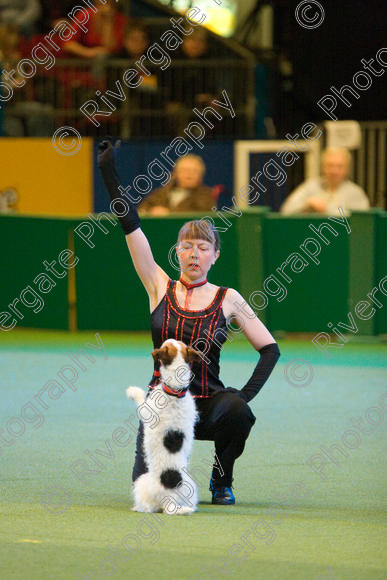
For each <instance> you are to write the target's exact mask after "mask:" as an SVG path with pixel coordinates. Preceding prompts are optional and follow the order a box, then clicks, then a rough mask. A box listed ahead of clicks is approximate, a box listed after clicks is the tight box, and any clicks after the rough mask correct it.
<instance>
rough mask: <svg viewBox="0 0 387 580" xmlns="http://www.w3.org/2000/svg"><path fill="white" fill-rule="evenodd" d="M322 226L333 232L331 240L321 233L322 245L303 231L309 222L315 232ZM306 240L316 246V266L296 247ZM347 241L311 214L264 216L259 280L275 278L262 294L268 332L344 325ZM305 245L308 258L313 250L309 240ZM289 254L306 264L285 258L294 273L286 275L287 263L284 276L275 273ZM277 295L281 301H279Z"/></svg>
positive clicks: (344, 233) (339, 230)
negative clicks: (262, 266) (262, 272)
mask: <svg viewBox="0 0 387 580" xmlns="http://www.w3.org/2000/svg"><path fill="white" fill-rule="evenodd" d="M348 221H349V222H350V220H348ZM322 223H326V224H329V226H330V227H331V228H333V229H334V230H335V231H336V233H337V236H334V234H333V233H332V232H330V231H328V230H327V228H325V229H323V230H322V232H321V233H322V234H323V235H324V237H325V238H326V240H327V241H328V245H327V244H325V243H324V241H323V240H322V239H321V238H320V237H319V235H318V234H317V233H315V232H314V231H312V229H311V228H310V227H309V225H310V224H311V225H313V226H314V227H316V228H319V226H321V224H322ZM308 238H309V239H313V240H315V243H317V244H319V246H320V248H321V251H320V254H319V255H318V256H316V258H315V259H316V260H318V261H319V262H320V263H319V264H317V263H315V262H314V261H313V259H312V258H311V257H309V256H308V255H307V254H306V253H305V252H304V251H302V250H301V249H300V245H301V244H304V243H305V241H306V240H307V239H308ZM349 238H350V234H348V233H347V230H346V228H345V227H344V226H342V225H338V224H337V223H335V222H332V221H330V220H328V218H321V217H316V215H315V214H304V215H302V216H291V217H285V216H281V215H279V214H267V217H266V220H265V224H264V263H265V278H266V279H267V278H268V277H269V276H270V275H273V276H275V279H274V278H272V279H271V281H270V282H268V283H267V284H268V290H267V291H266V290H265V293H266V294H267V295H268V301H269V303H268V306H267V308H266V310H267V313H266V323H267V325H268V328H269V329H270V331H281V330H282V331H289V332H318V331H320V332H323V331H325V332H329V328H328V327H327V323H329V322H332V323H333V325H335V324H336V322H338V321H343V322H346V320H347V313H348V304H347V296H348V255H349ZM306 247H307V248H308V249H309V250H310V254H312V253H315V252H318V246H317V245H315V244H314V243H313V241H312V242H308V243H307V246H306ZM293 253H298V254H300V255H301V256H302V257H303V259H304V260H305V261H306V264H304V263H303V262H302V261H301V260H300V261H299V262H297V263H296V262H293V259H295V258H290V261H291V262H292V263H293V264H294V267H295V268H298V269H300V271H299V272H298V273H297V272H294V271H292V269H291V267H290V265H289V264H287V265H286V267H285V268H283V269H282V272H283V274H284V275H285V277H284V276H282V275H281V274H280V273H279V272H278V270H277V269H278V268H281V265H282V264H283V263H284V262H285V260H287V259H288V258H289V256H291V254H293ZM286 277H287V278H288V279H289V280H288V279H287V278H286ZM276 280H277V281H278V282H279V284H278V283H277V282H276ZM280 285H281V286H280ZM262 290H264V289H263V288H262ZM274 294H277V296H274ZM282 295H283V296H284V298H283V299H282V300H280V301H279V300H278V299H280V298H281V297H282ZM258 315H259V313H258Z"/></svg>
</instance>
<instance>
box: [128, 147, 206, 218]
mask: <svg viewBox="0 0 387 580" xmlns="http://www.w3.org/2000/svg"><path fill="white" fill-rule="evenodd" d="M205 171H206V167H205V165H204V161H203V159H202V158H201V157H199V156H198V155H186V156H185V157H181V158H180V159H179V160H178V161H177V163H176V166H175V169H174V171H173V174H172V179H171V181H170V182H169V183H167V184H166V185H164V186H163V187H159V188H158V189H156V190H155V191H153V192H152V193H150V194H149V195H148V197H147V198H146V199H144V201H142V202H141V203H140V204H139V213H140V215H141V214H145V213H148V214H149V215H153V216H161V215H167V214H170V213H175V212H184V211H185V212H187V211H203V212H204V211H210V210H211V208H212V207H214V205H216V195H215V193H214V192H213V190H212V189H211V188H210V187H208V186H207V185H204V184H203V177H204V173H205Z"/></svg>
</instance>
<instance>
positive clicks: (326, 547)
mask: <svg viewBox="0 0 387 580" xmlns="http://www.w3.org/2000/svg"><path fill="white" fill-rule="evenodd" d="M100 338H101V340H102V341H103V344H104V348H105V350H106V356H107V357H108V358H104V356H103V353H102V352H97V351H95V350H94V351H93V350H92V349H90V348H89V350H88V352H89V353H90V354H91V355H92V356H93V357H94V359H95V362H94V363H93V364H92V363H91V361H88V360H86V359H85V358H84V359H83V361H84V364H85V366H86V367H87V370H86V371H82V370H81V369H78V370H79V377H78V380H77V381H76V383H75V387H74V388H77V390H76V391H73V390H72V389H71V388H70V387H69V386H67V390H66V391H65V392H63V393H60V397H58V398H57V399H56V400H54V399H50V398H49V397H48V396H47V393H46V394H45V395H42V399H41V400H42V401H44V402H45V403H46V406H48V408H47V409H46V408H44V409H43V408H42V406H39V405H38V404H37V402H36V399H34V396H35V395H38V393H39V391H40V389H42V388H43V387H44V385H46V383H47V382H48V381H49V380H55V379H56V380H57V381H58V375H57V373H58V372H59V371H60V369H62V367H63V366H64V365H73V364H74V363H73V362H72V360H71V359H70V357H69V356H68V355H66V352H68V351H70V352H72V353H75V352H76V351H77V350H79V349H85V346H84V345H85V344H86V343H89V344H93V345H95V346H98V343H97V339H96V337H95V335H94V334H93V333H92V332H83V333H77V334H67V333H55V332H49V331H47V332H44V331H15V332H11V333H9V334H7V335H5V334H2V336H1V341H0V369H1V379H0V380H1V413H0V429H4V431H0V433H1V437H2V439H1V442H0V445H2V447H1V451H2V453H1V455H0V465H1V470H0V473H1V490H2V491H1V508H0V509H1V526H0V537H1V541H0V578H1V580H47V579H55V580H64V579H66V580H67V579H72V578H74V579H77V578H78V579H79V578H90V579H94V578H103V579H105V578H111V577H113V578H115V579H117V580H123V579H128V578H139V579H142V578H143V579H146V580H148V579H149V580H153V579H160V580H167V579H179V580H180V579H187V580H188V579H189V578H193V577H194V578H206V579H207V578H215V579H219V578H227V577H229V578H237V579H239V578H240V579H242V578H243V579H245V578H257V579H262V580H288V579H289V580H290V579H291V580H304V579H308V580H309V579H313V580H314V579H319V578H320V579H331V578H336V579H337V580H371V579H372V580H379V579H380V580H382V578H383V579H384V578H386V577H387V571H386V557H385V556H384V554H383V548H384V546H385V538H386V536H385V522H386V518H385V505H386V502H385V499H386V496H385V487H386V486H385V475H386V471H385V467H384V465H385V460H384V456H385V453H384V451H385V448H384V446H383V440H384V435H385V426H386V422H384V420H383V418H384V414H386V413H387V410H384V411H383V410H382V406H381V402H380V397H381V395H382V394H383V393H384V392H385V391H387V389H386V358H387V356H386V354H387V353H386V350H387V348H386V346H385V345H383V344H377V343H375V344H372V343H370V344H360V343H351V342H349V343H347V344H346V345H345V346H344V347H343V348H342V349H340V350H334V351H332V359H329V360H328V359H327V358H325V357H324V356H323V355H322V354H321V353H320V352H319V351H318V350H317V349H316V347H314V345H312V344H311V343H310V342H305V341H303V342H302V341H288V340H283V341H280V343H279V345H280V349H281V353H282V356H281V359H280V361H279V363H278V364H277V367H276V369H275V371H274V373H273V375H272V377H271V379H270V381H269V383H268V384H267V385H266V386H265V388H264V389H263V391H261V393H260V394H259V395H258V397H257V398H256V399H254V401H253V402H252V403H251V407H252V410H253V412H254V414H255V416H256V417H257V421H256V424H255V426H254V428H253V430H252V432H251V435H250V437H249V439H248V441H247V444H246V449H245V452H244V454H243V455H242V457H241V458H240V459H239V460H238V461H237V464H236V468H235V474H234V475H235V480H234V484H235V495H236V499H237V504H236V505H235V506H224V507H223V506H212V505H211V504H210V493H209V491H208V478H209V475H210V471H211V467H210V464H211V461H212V457H213V456H212V451H213V443H212V442H202V441H195V445H194V452H193V455H192V458H191V471H192V469H194V468H195V467H200V468H201V472H198V474H197V476H196V477H195V479H196V480H197V482H198V484H199V491H200V504H199V509H198V511H197V512H196V513H195V514H194V515H192V516H186V517H177V516H176V517H170V516H167V515H164V514H157V515H154V516H151V515H148V514H138V513H134V512H132V511H130V507H131V505H132V499H131V496H130V481H131V469H132V465H133V459H134V437H133V440H132V441H130V442H128V444H127V445H126V446H123V447H119V446H118V445H116V444H115V443H114V442H113V432H114V431H115V430H116V429H118V428H120V427H121V428H123V427H125V423H124V422H125V421H127V420H129V418H130V417H135V407H134V403H131V402H129V401H128V400H127V399H126V396H125V392H124V390H125V388H126V387H127V386H129V385H138V386H142V387H144V386H145V385H146V384H147V382H148V380H149V379H150V377H151V374H152V359H151V357H150V351H151V349H152V346H151V343H150V336H149V334H148V333H146V334H127V333H121V334H120V333H109V332H101V333H100ZM295 358H302V359H305V360H307V361H308V362H309V364H310V365H312V366H313V372H314V377H313V380H312V382H311V383H310V384H309V385H308V386H306V387H304V388H299V387H294V386H291V385H290V384H289V383H288V382H287V380H286V378H285V375H284V370H285V367H286V365H287V364H288V363H289V362H290V361H291V360H293V359H295ZM256 359H257V355H256V353H255V352H254V350H253V349H252V348H251V347H249V345H248V344H247V343H246V341H241V340H236V339H235V340H234V341H233V342H232V343H230V344H227V345H226V346H225V348H224V351H223V354H222V363H221V368H222V372H221V378H222V380H223V381H224V382H225V384H226V385H229V386H238V387H240V386H242V385H243V384H244V383H245V382H246V381H247V379H248V378H249V376H250V375H251V372H252V370H253V368H254V366H255V364H256ZM64 373H65V374H67V376H69V375H70V374H71V371H67V372H66V371H64ZM59 383H61V384H62V385H64V383H63V381H59ZM53 384H54V383H52V384H51V385H50V386H53ZM52 392H54V391H52ZM57 393H59V390H58V389H57ZM385 401H386V402H385V403H384V406H385V407H386V408H387V400H386V399H385ZM28 402H31V403H33V404H34V407H36V408H38V409H40V410H41V416H40V417H38V418H35V417H36V415H33V414H32V413H33V407H32V406H29V407H24V411H23V412H24V414H25V416H27V417H28V418H29V419H30V422H27V421H24V422H23V423H22V422H21V421H20V417H21V409H22V407H23V406H25V405H26V404H27V403H28ZM371 407H375V408H377V409H379V411H378V410H376V411H375V409H374V410H372V409H371V410H370V408H371ZM366 413H367V416H368V417H369V418H370V420H371V421H374V422H375V423H378V422H379V424H378V425H375V426H374V427H370V426H369V425H367V428H368V429H369V430H371V429H372V432H370V433H368V434H363V433H361V432H360V431H359V429H357V428H354V427H353V425H352V424H351V422H350V419H351V417H352V418H354V419H355V420H357V419H358V418H362V419H363V420H364V421H365V415H366ZM11 418H19V421H14V422H11V423H8V425H9V426H10V428H11V430H13V431H14V432H15V433H16V432H17V430H22V429H23V428H25V432H23V433H21V434H20V435H19V436H16V435H15V437H14V442H13V444H12V445H8V446H7V445H6V444H5V443H4V441H6V442H8V443H10V441H11V439H10V435H9V434H6V425H7V422H8V421H9V420H10V419H11ZM133 424H134V425H137V418H136V419H135V420H134V421H133ZM366 424H367V423H366V422H365V423H363V425H366ZM36 427H37V428H36ZM347 430H355V432H357V433H358V434H359V438H360V443H358V446H357V447H356V448H353V449H350V448H348V447H345V446H344V444H343V441H342V436H343V434H344V433H345V432H346V431H347ZM346 440H347V441H348V443H349V445H352V444H353V445H355V444H356V440H354V438H353V437H352V439H351V438H350V436H348V438H347V439H346ZM334 443H339V444H340V446H341V447H342V448H343V449H344V450H345V453H346V454H347V456H346V457H344V456H342V455H340V454H337V455H335V457H337V458H338V460H340V465H336V464H335V463H333V462H332V461H328V460H327V464H326V465H325V467H324V468H323V471H322V474H323V476H324V479H323V478H322V477H321V476H320V475H319V474H318V473H316V472H315V471H313V470H312V469H311V467H310V465H307V464H306V462H307V461H308V460H309V459H310V458H311V456H312V455H314V454H318V453H319V454H320V455H321V453H322V452H321V450H320V449H319V447H320V446H325V447H326V448H329V447H330V446H331V445H333V444H334ZM96 449H100V450H101V451H103V452H105V453H106V456H102V455H98V459H97V460H98V461H99V462H100V466H102V467H103V469H102V468H100V469H101V470H100V471H99V468H98V467H97V466H96V464H95V463H93V461H92V459H91V458H90V457H89V456H88V455H87V454H86V453H85V451H86V450H89V451H90V452H91V453H93V452H94V451H95V450H96ZM94 457H97V456H95V455H94ZM80 459H83V460H84V461H86V462H87V465H88V467H89V469H90V470H92V469H94V470H95V471H96V473H90V474H89V475H87V476H85V477H84V482H83V483H82V481H81V480H80V479H79V478H77V477H76V476H75V475H74V473H73V472H72V471H71V470H70V469H69V467H70V465H74V462H76V461H77V460H80ZM77 465H78V466H79V465H80V463H78V464H77ZM315 465H317V462H316V463H315ZM98 471H99V472H98ZM43 502H44V503H45V505H43ZM253 529H254V530H255V532H256V534H255V535H254V534H253ZM241 537H242V539H241ZM123 542H124V543H126V545H127V548H128V549H127V550H124V549H123V547H122V543H123ZM109 546H110V548H109ZM238 546H239V547H238ZM92 572H94V574H93V573H92Z"/></svg>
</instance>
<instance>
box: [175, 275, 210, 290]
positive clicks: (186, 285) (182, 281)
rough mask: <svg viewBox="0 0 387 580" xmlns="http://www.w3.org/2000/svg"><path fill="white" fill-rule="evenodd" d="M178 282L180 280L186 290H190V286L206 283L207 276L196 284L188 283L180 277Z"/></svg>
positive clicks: (194, 286)
mask: <svg viewBox="0 0 387 580" xmlns="http://www.w3.org/2000/svg"><path fill="white" fill-rule="evenodd" d="M179 282H181V283H182V284H183V286H185V287H186V288H187V289H188V290H191V288H197V287H198V286H203V284H207V278H206V279H205V280H203V281H202V282H198V283H197V284H190V283H189V282H186V281H185V280H183V279H182V278H179Z"/></svg>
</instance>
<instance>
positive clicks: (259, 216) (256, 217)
mask: <svg viewBox="0 0 387 580" xmlns="http://www.w3.org/2000/svg"><path fill="white" fill-rule="evenodd" d="M268 211H269V208H267V207H260V208H247V209H245V210H244V213H243V215H242V216H241V217H240V218H238V219H237V221H236V229H237V237H238V241H237V243H238V253H239V280H240V289H239V291H240V293H241V294H242V296H243V297H244V298H245V300H246V301H247V302H249V304H250V306H251V308H253V310H256V309H255V307H254V299H255V296H254V295H253V293H254V292H256V291H257V290H262V284H263V281H264V279H265V265H264V260H263V256H264V252H263V241H264V225H265V221H266V220H265V218H266V215H267V214H268ZM258 304H259V301H258ZM257 314H258V316H259V318H260V319H261V320H262V322H263V323H264V324H266V322H267V311H266V310H261V311H257Z"/></svg>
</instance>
